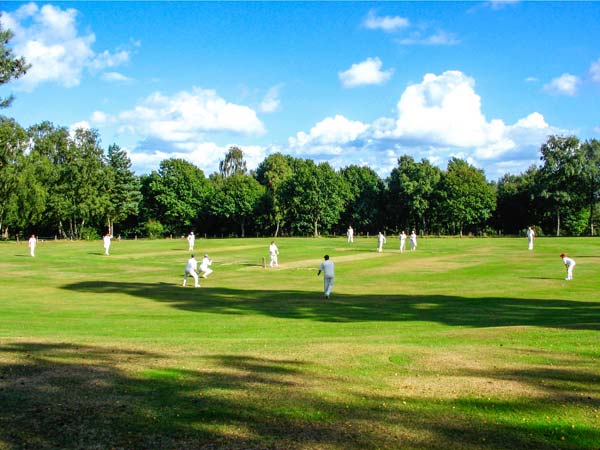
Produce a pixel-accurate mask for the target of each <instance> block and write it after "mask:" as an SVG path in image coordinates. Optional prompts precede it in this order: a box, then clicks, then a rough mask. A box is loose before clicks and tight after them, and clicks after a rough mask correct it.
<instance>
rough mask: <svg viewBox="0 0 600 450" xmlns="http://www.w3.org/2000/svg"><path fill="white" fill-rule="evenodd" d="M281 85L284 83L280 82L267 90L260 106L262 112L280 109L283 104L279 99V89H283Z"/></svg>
mask: <svg viewBox="0 0 600 450" xmlns="http://www.w3.org/2000/svg"><path fill="white" fill-rule="evenodd" d="M281 87H282V85H281V84H278V85H276V86H273V87H272V88H270V89H269V90H268V91H267V93H266V95H265V97H264V98H263V100H262V102H261V103H260V106H259V109H260V111H261V112H264V113H272V112H275V111H279V107H280V105H281V101H280V100H279V91H280V90H281Z"/></svg>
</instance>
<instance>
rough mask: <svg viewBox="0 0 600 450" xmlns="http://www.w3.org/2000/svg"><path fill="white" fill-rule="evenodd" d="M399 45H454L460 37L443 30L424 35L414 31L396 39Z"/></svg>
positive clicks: (458, 41) (458, 42)
mask: <svg viewBox="0 0 600 450" xmlns="http://www.w3.org/2000/svg"><path fill="white" fill-rule="evenodd" d="M397 42H398V43H399V44H400V45H456V44H460V39H458V37H457V36H456V35H455V34H454V33H449V32H446V31H443V30H438V31H437V32H435V33H433V34H430V35H426V34H424V33H423V32H421V31H415V32H413V33H411V34H410V36H409V37H406V38H403V39H398V40H397Z"/></svg>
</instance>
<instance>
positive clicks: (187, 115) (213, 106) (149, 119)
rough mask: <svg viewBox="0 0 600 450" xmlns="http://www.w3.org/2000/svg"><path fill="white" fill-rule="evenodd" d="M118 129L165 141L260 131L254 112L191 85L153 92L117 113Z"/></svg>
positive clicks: (199, 138)
mask: <svg viewBox="0 0 600 450" xmlns="http://www.w3.org/2000/svg"><path fill="white" fill-rule="evenodd" d="M117 121H118V123H119V130H120V131H121V132H123V133H127V132H129V133H132V134H136V135H138V136H144V137H152V138H158V139H161V140H164V141H167V142H186V141H191V142H198V141H199V140H201V139H202V138H203V135H204V133H206V132H221V131H225V132H234V133H241V134H262V133H264V131H265V130H264V126H263V124H262V122H261V121H260V120H259V119H258V117H257V116H256V112H255V111H254V110H252V109H251V108H249V107H247V106H243V105H237V104H234V103H229V102H227V101H226V100H224V99H222V98H221V97H219V96H218V95H217V93H216V92H215V91H212V90H206V89H200V88H193V89H192V92H186V91H182V92H178V93H177V94H175V95H173V96H167V95H163V94H162V93H160V92H155V93H153V94H151V95H150V96H148V97H147V98H145V99H143V100H142V101H141V102H140V103H139V104H138V105H136V106H135V107H134V109H132V110H129V111H123V112H121V113H119V114H118V115H117Z"/></svg>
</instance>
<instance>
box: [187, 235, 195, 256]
mask: <svg viewBox="0 0 600 450" xmlns="http://www.w3.org/2000/svg"><path fill="white" fill-rule="evenodd" d="M187 240H188V247H189V248H188V251H190V252H193V251H194V244H195V243H196V236H194V232H193V231H191V232H190V234H189V235H188V237H187Z"/></svg>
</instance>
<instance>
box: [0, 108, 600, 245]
mask: <svg viewBox="0 0 600 450" xmlns="http://www.w3.org/2000/svg"><path fill="white" fill-rule="evenodd" d="M599 195H600V142H599V141H597V140H590V141H585V142H581V141H580V140H579V139H578V138H577V137H575V136H567V137H562V136H550V137H549V138H548V140H547V142H546V143H545V144H543V145H542V147H541V164H540V165H539V166H532V167H530V168H529V169H528V170H527V171H525V172H524V173H522V174H520V175H505V176H503V177H502V178H501V179H500V180H498V181H497V182H489V181H487V180H486V177H485V174H484V172H483V171H482V170H480V169H477V168H476V167H474V166H472V165H470V164H469V163H467V162H466V161H464V160H462V159H457V158H452V159H451V160H450V161H449V162H448V165H447V168H446V170H441V169H439V168H438V167H436V166H434V165H432V164H431V163H430V162H428V161H427V160H422V161H415V160H414V159H413V158H412V157H411V156H407V155H405V156H402V157H401V158H399V159H398V164H397V166H396V167H395V168H394V169H393V170H392V171H391V173H390V174H389V176H388V177H387V178H385V179H382V178H381V177H380V176H379V175H378V174H377V173H376V172H375V171H373V170H372V169H370V168H368V167H361V166H356V165H350V166H347V167H344V168H342V169H340V170H334V169H333V168H332V167H331V166H330V165H329V164H328V163H320V164H317V163H315V162H314V161H312V160H310V159H299V158H294V157H292V156H289V155H282V154H280V153H276V154H272V155H270V156H268V157H267V158H266V159H265V160H264V161H263V162H262V163H261V164H260V165H259V166H258V167H257V168H256V170H254V171H248V170H247V167H246V162H245V160H244V155H243V152H242V150H241V149H240V148H238V147H232V148H231V149H230V150H229V152H228V153H227V155H226V156H225V158H224V160H223V161H221V163H220V166H219V171H218V172H217V173H213V174H210V175H209V176H206V175H205V173H204V172H203V171H202V170H201V169H200V168H198V167H196V166H195V165H194V164H192V163H190V162H187V161H185V160H182V159H166V160H164V161H162V162H161V163H160V166H159V168H158V170H156V171H153V172H152V173H150V174H147V175H142V176H136V175H135V174H134V173H133V171H132V170H131V161H130V160H129V158H128V156H127V154H126V152H125V151H124V150H122V149H121V148H120V147H119V146H118V145H111V146H109V147H108V148H107V149H106V151H105V150H104V149H103V148H102V147H101V145H100V136H99V135H98V133H97V131H95V130H83V129H80V130H77V131H75V132H74V133H72V134H71V133H69V131H68V130H67V129H66V128H64V127H56V126H54V125H53V124H51V123H48V122H43V123H41V124H38V125H34V126H31V127H29V128H28V129H24V128H22V127H21V126H20V125H19V124H18V123H16V122H15V121H14V120H12V119H9V118H3V117H0V231H1V232H2V236H3V238H5V239H7V238H11V237H15V236H20V237H24V236H27V235H29V234H31V233H34V234H37V235H39V236H42V237H54V236H56V237H59V238H69V239H95V238H99V237H100V235H101V234H103V233H105V232H106V231H107V230H110V231H111V232H112V233H113V234H114V235H115V236H117V235H120V236H121V237H123V238H131V237H134V236H138V237H161V236H168V235H172V236H181V235H185V234H187V233H189V232H190V231H191V230H193V231H195V233H196V234H199V235H204V234H206V235H208V236H242V237H243V236H259V235H260V236H267V235H269V236H281V235H286V236H302V235H318V234H344V233H345V231H346V229H347V228H348V226H349V225H352V227H353V228H354V229H355V230H356V232H357V233H359V234H366V233H371V234H372V233H376V232H377V231H380V230H383V231H385V232H387V233H397V232H398V231H400V230H402V229H404V230H411V229H416V230H417V231H418V233H419V234H461V235H462V234H467V233H468V234H475V235H482V234H488V235H498V234H501V235H504V234H508V235H515V234H519V233H522V232H523V231H524V230H525V229H526V228H527V226H529V225H533V226H535V228H536V231H537V233H538V235H544V234H546V235H548V234H553V235H589V234H591V235H593V234H594V218H595V207H596V205H597V203H598V201H599Z"/></svg>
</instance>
